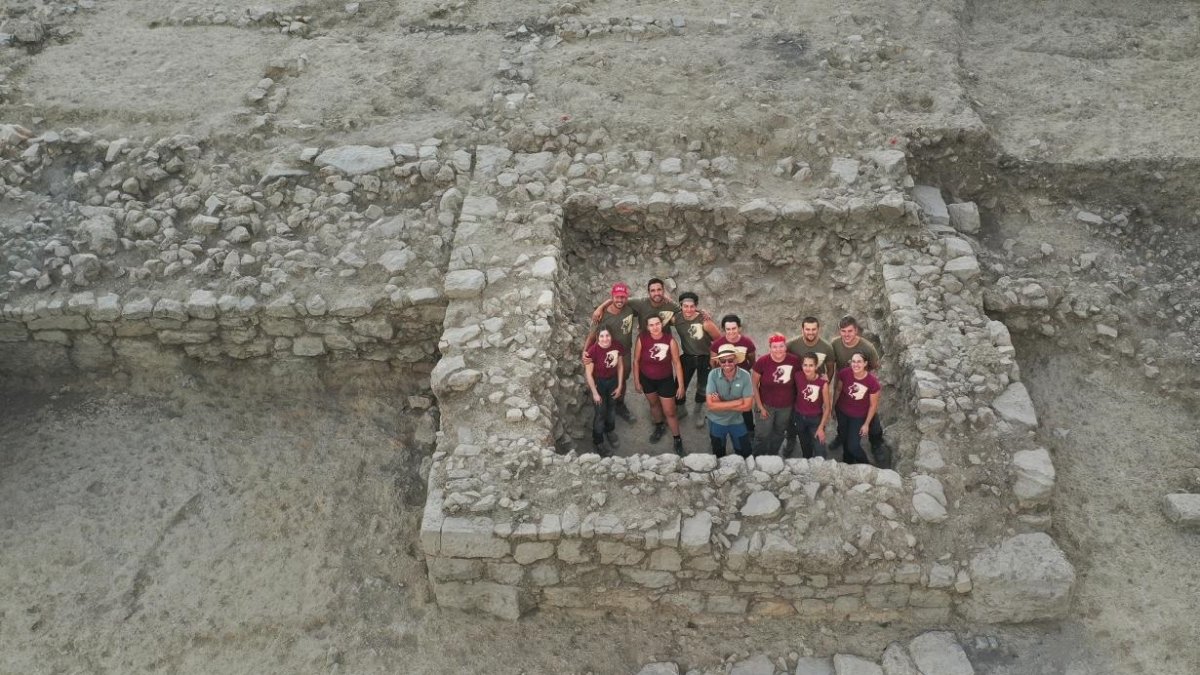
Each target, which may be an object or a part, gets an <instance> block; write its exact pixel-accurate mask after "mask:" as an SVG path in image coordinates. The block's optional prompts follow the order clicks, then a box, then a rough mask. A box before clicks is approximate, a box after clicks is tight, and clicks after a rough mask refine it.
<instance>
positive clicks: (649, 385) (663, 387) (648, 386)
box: [641, 375, 679, 399]
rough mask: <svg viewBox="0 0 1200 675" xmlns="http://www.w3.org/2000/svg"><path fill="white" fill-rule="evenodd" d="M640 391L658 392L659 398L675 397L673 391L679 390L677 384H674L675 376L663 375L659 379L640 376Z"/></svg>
mask: <svg viewBox="0 0 1200 675" xmlns="http://www.w3.org/2000/svg"><path fill="white" fill-rule="evenodd" d="M641 380H642V391H643V392H645V393H647V394H658V395H659V396H660V397H661V398H671V399H673V398H675V392H676V391H678V390H679V386H678V385H677V384H675V378H673V377H664V378H663V379H661V380H656V379H654V378H652V377H646V376H645V375H642V376H641Z"/></svg>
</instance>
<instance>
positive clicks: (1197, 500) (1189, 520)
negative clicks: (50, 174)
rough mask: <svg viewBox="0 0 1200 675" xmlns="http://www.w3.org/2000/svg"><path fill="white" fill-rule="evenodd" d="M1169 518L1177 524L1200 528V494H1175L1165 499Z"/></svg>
mask: <svg viewBox="0 0 1200 675" xmlns="http://www.w3.org/2000/svg"><path fill="white" fill-rule="evenodd" d="M1163 512H1164V513H1166V515H1167V520H1169V521H1171V522H1172V523H1175V524H1176V525H1179V526H1182V527H1187V528H1191V529H1200V494H1198V495H1194V494H1174V495H1167V496H1166V498H1165V499H1163Z"/></svg>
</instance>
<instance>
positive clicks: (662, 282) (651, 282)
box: [646, 277, 667, 290]
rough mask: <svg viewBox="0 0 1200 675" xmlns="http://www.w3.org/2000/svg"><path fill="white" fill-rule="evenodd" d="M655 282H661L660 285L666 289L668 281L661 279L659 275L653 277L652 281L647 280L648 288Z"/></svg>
mask: <svg viewBox="0 0 1200 675" xmlns="http://www.w3.org/2000/svg"><path fill="white" fill-rule="evenodd" d="M654 284H659V285H660V286H662V287H663V289H666V287H667V282H665V281H663V280H662V279H659V278H658V277H651V279H650V281H647V282H646V289H647V290H649V288H650V287H651V286H653V285H654Z"/></svg>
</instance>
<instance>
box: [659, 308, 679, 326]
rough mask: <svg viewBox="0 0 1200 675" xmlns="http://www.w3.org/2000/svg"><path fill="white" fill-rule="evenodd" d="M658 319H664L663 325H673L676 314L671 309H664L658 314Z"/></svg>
mask: <svg viewBox="0 0 1200 675" xmlns="http://www.w3.org/2000/svg"><path fill="white" fill-rule="evenodd" d="M658 318H660V319H662V322H663V325H664V326H665V325H667V324H669V323H671V319H674V318H675V312H673V311H671V310H669V309H663V310H660V311H659V312H658Z"/></svg>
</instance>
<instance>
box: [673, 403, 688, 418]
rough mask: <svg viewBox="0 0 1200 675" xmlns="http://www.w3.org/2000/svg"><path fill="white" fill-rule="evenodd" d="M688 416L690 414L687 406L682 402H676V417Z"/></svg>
mask: <svg viewBox="0 0 1200 675" xmlns="http://www.w3.org/2000/svg"><path fill="white" fill-rule="evenodd" d="M687 416H688V409H687V406H686V405H683V404H680V403H676V404H675V419H677V420H681V419H683V418H685V417H687Z"/></svg>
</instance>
